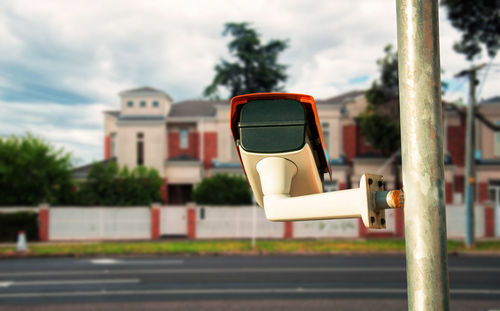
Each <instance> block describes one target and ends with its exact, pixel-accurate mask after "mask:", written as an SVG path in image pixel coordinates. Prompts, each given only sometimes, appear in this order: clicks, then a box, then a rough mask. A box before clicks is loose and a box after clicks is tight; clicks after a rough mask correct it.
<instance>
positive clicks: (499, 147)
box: [494, 120, 500, 157]
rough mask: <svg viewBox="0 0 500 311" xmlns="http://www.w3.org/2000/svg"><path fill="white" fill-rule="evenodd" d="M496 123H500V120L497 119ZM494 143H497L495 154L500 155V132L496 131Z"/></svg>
mask: <svg viewBox="0 0 500 311" xmlns="http://www.w3.org/2000/svg"><path fill="white" fill-rule="evenodd" d="M495 123H496V124H497V125H500V120H499V121H496V122H495ZM494 144H495V150H494V154H495V156H496V157H500V133H499V132H495V141H494Z"/></svg>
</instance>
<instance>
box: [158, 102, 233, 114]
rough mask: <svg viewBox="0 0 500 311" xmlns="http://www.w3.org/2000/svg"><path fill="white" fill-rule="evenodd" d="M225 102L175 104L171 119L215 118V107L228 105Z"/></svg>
mask: <svg viewBox="0 0 500 311" xmlns="http://www.w3.org/2000/svg"><path fill="white" fill-rule="evenodd" d="M228 104H229V101H225V100H186V101H182V102H178V103H176V104H173V105H172V107H171V108H170V113H169V114H168V116H169V117H213V116H215V106H217V105H228Z"/></svg>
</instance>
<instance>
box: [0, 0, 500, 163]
mask: <svg viewBox="0 0 500 311" xmlns="http://www.w3.org/2000/svg"><path fill="white" fill-rule="evenodd" d="M227 22H248V23H250V24H251V25H252V27H254V28H255V29H256V30H257V32H258V33H259V34H260V35H261V40H262V42H264V43H265V42H267V41H268V40H270V39H288V40H289V48H288V49H287V50H285V51H284V52H283V53H282V54H281V55H280V58H279V62H280V63H283V64H286V65H288V69H287V74H288V75H289V78H288V80H287V82H286V83H285V90H286V91H288V92H296V93H304V94H310V95H312V96H314V97H315V98H316V99H325V98H329V97H333V96H336V95H339V94H341V93H343V92H348V91H351V90H359V89H366V88H368V87H369V86H370V85H371V83H372V81H373V80H375V79H376V78H377V77H378V71H377V65H376V60H377V59H378V58H380V57H382V56H383V55H384V53H383V48H384V46H385V45H387V44H392V45H393V46H396V45H397V42H396V40H397V38H396V8H395V1H393V0H356V1H343V0H337V1H333V0H315V1H308V0H303V1H302V0H282V1H279V0H274V1H273V0H268V1H264V0H252V1H227V0H223V1H219V0H211V1H203V0H197V1H194V0H182V1H180V0H179V1H175V0H169V1H167V0H164V1H154V0H150V1H127V0H121V1H107V0H100V1H97V0H95V1H94V0H86V1H76V0H61V1H52V0H44V1H34V0H31V1H26V0H15V1H10V0H0V42H1V44H0V136H7V135H11V134H15V135H23V134H24V133H26V132H31V133H33V134H35V135H37V136H39V137H41V138H43V139H45V140H46V141H48V142H49V143H51V144H52V145H54V146H56V147H57V148H64V150H65V151H68V152H71V153H72V156H73V161H74V164H75V165H81V164H86V163H89V162H91V161H98V160H101V159H102V158H103V142H104V138H103V123H104V118H103V114H102V111H104V110H110V109H119V98H118V93H119V92H120V91H123V90H126V89H131V88H136V87H141V86H151V87H154V88H158V89H161V90H163V91H165V92H167V93H168V94H170V96H171V97H172V98H173V100H174V102H179V101H182V100H187V99H196V98H202V92H203V89H204V88H205V87H206V86H207V85H208V84H210V82H211V80H212V78H213V76H214V66H215V65H216V64H217V63H218V62H219V61H220V59H222V58H224V59H231V56H230V55H229V53H228V51H227V43H228V42H229V41H230V37H224V36H222V31H223V27H224V24H225V23H227ZM439 27H440V49H441V67H442V69H443V70H444V72H443V74H442V79H443V80H444V81H447V82H448V84H449V88H448V91H447V92H446V94H445V95H444V99H446V100H450V101H451V100H457V99H459V98H463V100H465V101H466V99H467V95H466V93H467V86H468V85H467V83H466V81H465V79H463V78H462V79H457V78H454V77H453V75H454V74H455V73H457V72H459V71H460V70H462V69H465V68H467V67H469V66H470V63H468V62H467V61H466V60H465V58H464V57H463V56H462V55H460V54H457V53H456V52H454V51H453V49H452V46H453V42H455V41H457V40H458V39H459V38H460V33H459V32H457V31H456V30H455V29H454V28H452V26H451V24H450V23H449V21H448V20H447V18H446V12H445V11H444V10H443V9H441V11H440V25H439ZM483 54H484V53H483ZM485 56H486V55H485ZM485 56H484V57H483V58H478V59H477V60H475V62H476V63H481V62H487V61H489V60H488V59H487V58H486V57H485ZM497 62H500V61H497ZM495 68H496V69H495ZM485 75H486V76H485ZM479 76H480V78H483V77H485V78H486V79H482V80H484V81H485V83H484V84H482V85H480V86H479V87H478V91H479V92H480V95H479V96H480V97H481V98H489V97H492V96H498V95H500V94H498V91H497V90H495V87H494V86H495V85H499V83H500V72H499V70H498V67H492V69H491V70H490V71H488V73H487V74H486V70H484V71H483V72H480V75H479ZM220 93H221V95H226V94H227V92H224V91H223V90H222V89H221V92H220Z"/></svg>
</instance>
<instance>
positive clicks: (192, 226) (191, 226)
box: [187, 204, 196, 240]
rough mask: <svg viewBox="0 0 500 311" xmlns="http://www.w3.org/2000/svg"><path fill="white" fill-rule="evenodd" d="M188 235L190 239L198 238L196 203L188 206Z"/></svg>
mask: <svg viewBox="0 0 500 311" xmlns="http://www.w3.org/2000/svg"><path fill="white" fill-rule="evenodd" d="M187 237H188V239H191V240H194V239H196V208H195V207H194V204H188V206H187Z"/></svg>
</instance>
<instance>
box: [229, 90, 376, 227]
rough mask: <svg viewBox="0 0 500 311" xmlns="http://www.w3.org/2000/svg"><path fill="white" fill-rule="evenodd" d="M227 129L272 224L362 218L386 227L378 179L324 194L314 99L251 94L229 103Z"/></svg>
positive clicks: (323, 156)
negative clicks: (379, 204)
mask: <svg viewBox="0 0 500 311" xmlns="http://www.w3.org/2000/svg"><path fill="white" fill-rule="evenodd" d="M231 131H232V134H233V138H234V142H235V145H236V149H237V151H238V155H239V158H240V161H241V164H242V167H243V171H244V173H245V175H246V177H247V180H248V182H249V184H250V187H251V188H252V191H253V193H254V196H255V200H256V202H257V203H258V204H259V205H260V206H261V207H264V209H265V212H266V217H267V218H268V219H269V220H272V221H288V220H316V219H332V218H352V217H361V218H362V219H363V222H364V223H365V226H367V227H368V228H384V227H385V214H384V210H383V208H380V209H377V207H376V195H375V193H376V191H382V190H383V189H382V188H383V186H382V185H383V182H382V176H378V175H369V176H368V175H363V177H362V178H361V184H360V188H359V189H350V190H343V191H336V192H328V193H322V192H323V176H324V174H326V173H328V176H329V177H330V178H331V171H330V167H329V161H328V154H327V152H326V147H325V146H326V145H325V141H324V137H323V133H322V131H321V125H320V122H319V118H318V113H317V110H316V104H315V102H314V98H313V97H312V96H309V95H303V94H289V93H255V94H247V95H241V96H236V97H234V98H233V99H232V100H231Z"/></svg>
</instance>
